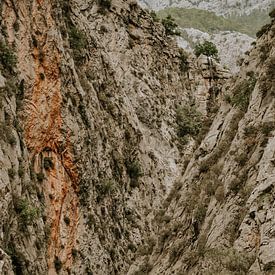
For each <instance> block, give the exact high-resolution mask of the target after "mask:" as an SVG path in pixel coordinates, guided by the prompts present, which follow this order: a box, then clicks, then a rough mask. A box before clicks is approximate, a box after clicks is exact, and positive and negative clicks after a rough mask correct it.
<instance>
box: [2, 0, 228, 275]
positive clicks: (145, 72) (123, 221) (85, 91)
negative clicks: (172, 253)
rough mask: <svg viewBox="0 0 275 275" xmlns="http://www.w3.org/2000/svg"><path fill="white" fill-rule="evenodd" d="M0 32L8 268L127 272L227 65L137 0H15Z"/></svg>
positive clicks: (5, 263)
mask: <svg viewBox="0 0 275 275" xmlns="http://www.w3.org/2000/svg"><path fill="white" fill-rule="evenodd" d="M0 38H1V40H0V43H1V44H0V46H1V52H0V57H1V58H0V61H1V77H0V85H1V113H0V114H1V116H0V119H1V120H0V122H1V132H2V133H1V141H0V142H1V147H0V163H1V173H0V184H1V199H0V202H1V203H0V209H1V213H2V218H1V227H0V247H1V249H2V250H1V251H3V252H1V253H2V254H1V255H2V256H1V258H0V270H1V272H0V273H4V274H14V273H15V274H56V273H60V274H76V273H78V274H125V273H126V272H127V270H128V269H129V266H130V265H131V262H132V261H133V260H134V259H135V257H136V256H135V254H136V252H137V249H138V247H140V246H141V245H142V244H143V243H144V242H145V238H146V236H147V235H149V233H150V232H151V231H152V228H151V221H152V219H153V216H154V210H155V209H156V208H159V207H160V205H161V204H162V202H163V200H164V198H165V197H166V196H167V194H168V192H169V190H170V189H171V188H172V186H173V184H174V182H175V181H176V180H177V179H178V178H180V176H181V172H182V167H183V166H184V165H185V159H187V158H189V157H190V154H191V153H192V151H193V148H194V146H195V144H196V142H195V139H194V138H191V137H190V139H189V141H188V142H189V146H188V148H189V149H188V150H186V151H182V144H181V142H180V140H179V138H178V133H177V131H178V130H177V123H176V110H177V109H178V108H179V106H183V105H186V104H187V105H190V104H192V105H196V106H198V107H199V108H200V110H201V112H202V113H203V114H204V115H206V114H207V112H208V107H209V106H207V99H208V98H209V90H211V89H220V88H221V86H222V83H223V82H224V79H225V78H227V77H228V76H227V75H226V74H224V73H223V72H222V71H221V70H220V69H219V68H218V67H217V64H216V65H213V64H212V62H210V61H209V60H208V61H201V62H198V63H197V61H195V60H192V58H191V57H188V58H187V57H185V56H183V54H182V53H181V52H180V50H179V49H178V48H177V46H176V45H175V44H174V42H173V40H171V39H170V38H169V37H167V36H166V35H165V32H164V28H163V27H162V26H161V25H160V24H155V23H154V22H153V20H152V18H151V17H150V15H149V14H148V13H146V12H145V11H143V10H142V9H141V8H139V7H138V5H137V4H136V3H135V2H131V3H124V2H122V1H115V0H114V1H112V3H111V5H110V3H109V2H108V1H99V2H91V1H84V0H83V1H79V0H78V1H69V2H67V1H48V0H44V1H43V0H40V1H38V0H33V1H30V0H28V1H27V0H26V1H25V0H24V1H21V0H20V1H12V0H7V1H4V2H1V37H0ZM207 72H208V73H207ZM197 95H198V96H197Z"/></svg>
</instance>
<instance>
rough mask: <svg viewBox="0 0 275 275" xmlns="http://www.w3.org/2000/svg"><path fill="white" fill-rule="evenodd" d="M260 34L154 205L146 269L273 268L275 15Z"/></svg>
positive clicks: (180, 271)
mask: <svg viewBox="0 0 275 275" xmlns="http://www.w3.org/2000/svg"><path fill="white" fill-rule="evenodd" d="M261 34H262V36H261V38H260V39H259V40H258V41H257V43H256V46H255V48H254V49H253V50H252V51H251V52H250V54H249V56H248V57H247V58H246V59H245V60H244V63H243V66H242V67H241V73H240V75H239V76H238V77H235V78H233V79H232V80H230V81H229V82H228V83H227V84H226V85H225V86H224V88H223V90H222V92H221V93H220V94H219V99H218V102H219V103H218V104H219V110H218V112H217V114H216V116H215V118H214V121H213V123H212V125H211V127H210V130H209V132H208V133H207V134H206V136H205V138H204V139H203V141H202V142H201V144H200V146H199V147H198V149H197V150H196V151H195V153H194V154H193V156H192V158H191V160H190V162H189V163H188V165H187V167H186V169H184V171H183V176H182V177H181V180H180V181H179V182H178V183H177V184H176V185H175V186H174V188H173V189H172V191H171V193H170V195H169V196H168V197H167V199H166V201H165V203H164V204H163V207H162V208H161V209H159V210H158V211H156V215H155V227H154V229H155V235H152V236H151V237H152V238H155V239H156V245H155V246H153V248H151V251H152V253H149V255H147V257H146V259H145V258H143V259H142V258H140V259H139V261H140V262H142V260H143V261H146V262H147V264H148V265H149V266H150V273H149V274H274V271H275V266H274V260H275V259H274V254H273V253H272V251H273V250H274V164H273V162H274V129H275V127H274V125H275V124H274V91H275V82H274V73H275V67H274V66H275V63H274V61H275V59H274V53H275V48H274V45H275V43H274V39H275V21H274V20H273V22H272V23H271V24H269V25H268V26H266V27H265V28H263V29H262V33H261ZM142 264H144V263H142ZM142 264H141V263H139V266H142ZM137 265H138V264H137ZM132 268H133V270H134V266H133V267H132Z"/></svg>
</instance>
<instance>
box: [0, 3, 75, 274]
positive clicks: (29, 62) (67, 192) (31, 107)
mask: <svg viewBox="0 0 275 275" xmlns="http://www.w3.org/2000/svg"><path fill="white" fill-rule="evenodd" d="M29 4H30V3H29V1H24V0H23V1H19V10H20V14H19V16H20V17H21V18H20V21H21V22H23V23H22V28H21V31H22V33H23V35H22V36H20V40H21V43H20V41H19V43H18V58H19V62H18V67H19V70H20V71H21V75H23V76H25V77H26V79H28V83H32V85H30V86H28V87H27V91H26V92H25V96H26V100H25V103H26V104H25V110H24V139H25V142H26V144H27V147H28V149H29V151H30V155H31V158H34V159H35V167H34V169H35V171H36V172H37V173H38V172H41V171H42V170H43V172H44V174H45V175H46V179H45V180H44V181H43V185H44V191H45V198H46V205H47V209H46V211H47V216H48V221H47V222H48V224H49V225H50V238H49V243H48V256H47V259H48V268H49V272H48V273H49V274H56V271H55V266H54V261H55V258H56V257H58V259H59V260H60V261H61V262H62V269H63V271H64V272H65V271H68V270H69V269H70V267H71V266H72V249H73V248H74V247H75V243H76V232H77V226H78V216H79V210H78V204H79V202H78V197H77V185H78V174H77V170H76V167H75V165H74V163H73V157H72V154H71V146H70V141H69V138H68V137H67V138H66V139H65V138H64V137H63V136H62V134H61V126H62V117H61V103H62V95H61V75H60V63H61V54H60V52H59V50H58V47H57V45H58V39H59V38H58V35H57V27H56V25H55V22H54V20H53V18H52V16H51V14H52V10H51V8H52V7H51V1H50V0H48V1H46V0H37V1H33V3H32V7H31V10H30V9H29V8H28V5H29ZM11 7H12V5H11V3H10V2H9V0H7V1H6V4H4V8H3V14H4V17H5V18H6V24H7V25H8V27H9V25H10V27H9V28H8V29H9V30H12V28H11V26H12V21H11V20H10V18H11V17H9V14H11V13H12V8H11ZM27 35H29V36H31V37H32V40H33V45H32V46H31V47H30V46H28V47H29V49H28V50H29V53H27V51H28V50H26V45H27V43H28V40H27V38H26V37H27ZM9 37H10V40H12V39H13V37H14V35H11V34H10V35H9ZM30 52H32V53H31V54H30ZM64 141H65V142H64ZM61 148H62V149H61ZM45 149H46V150H45ZM46 156H47V157H51V158H52V161H53V163H54V167H53V168H52V169H49V170H45V169H43V164H42V162H41V157H42V158H43V157H46ZM65 217H66V222H65V221H64V218H65ZM68 221H69V222H68Z"/></svg>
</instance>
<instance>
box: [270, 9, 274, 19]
mask: <svg viewBox="0 0 275 275" xmlns="http://www.w3.org/2000/svg"><path fill="white" fill-rule="evenodd" d="M269 16H270V17H271V18H275V9H273V10H272V11H271V12H270V13H269Z"/></svg>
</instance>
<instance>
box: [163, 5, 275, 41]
mask: <svg viewBox="0 0 275 275" xmlns="http://www.w3.org/2000/svg"><path fill="white" fill-rule="evenodd" d="M270 10H271V9H270V8H268V9H267V10H265V11H260V10H255V11H254V12H253V13H251V14H249V15H242V16H237V15H232V16H228V17H224V16H219V15H216V14H215V13H214V12H210V11H207V10H200V9H198V8H192V9H185V8H166V9H164V10H161V11H159V12H158V15H159V17H160V18H164V17H166V16H167V15H169V14H170V15H171V16H172V17H173V18H174V19H175V22H176V23H177V24H178V25H179V27H181V28H194V29H198V30H200V31H203V32H207V33H209V34H213V33H217V32H221V31H232V32H233V31H234V32H239V33H243V34H247V35H249V36H251V37H256V33H257V31H258V30H259V29H260V28H261V27H262V26H263V25H264V24H267V23H268V22H270V20H269V17H268V13H269V11H270Z"/></svg>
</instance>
